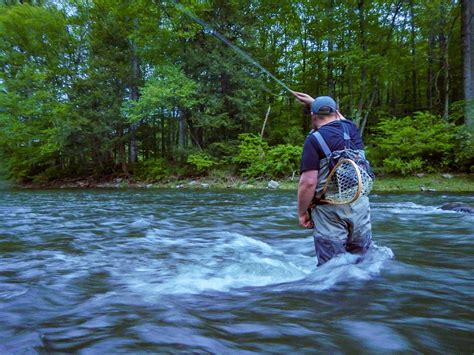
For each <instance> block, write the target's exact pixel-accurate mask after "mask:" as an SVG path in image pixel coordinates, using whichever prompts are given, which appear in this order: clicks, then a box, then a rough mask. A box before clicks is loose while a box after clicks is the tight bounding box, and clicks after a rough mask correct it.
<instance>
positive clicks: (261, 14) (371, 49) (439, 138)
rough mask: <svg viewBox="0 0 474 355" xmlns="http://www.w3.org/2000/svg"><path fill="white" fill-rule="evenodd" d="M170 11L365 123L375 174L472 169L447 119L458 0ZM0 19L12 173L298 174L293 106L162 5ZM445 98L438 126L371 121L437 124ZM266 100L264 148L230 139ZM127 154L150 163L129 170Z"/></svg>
mask: <svg viewBox="0 0 474 355" xmlns="http://www.w3.org/2000/svg"><path fill="white" fill-rule="evenodd" d="M182 5H183V6H186V7H187V8H189V9H190V10H191V11H193V12H194V13H195V14H196V15H197V16H198V17H199V18H202V19H203V20H204V21H206V22H209V23H210V24H211V26H212V27H213V28H214V29H216V30H217V31H218V32H219V33H221V34H222V35H224V36H225V37H227V38H229V40H230V41H231V42H232V43H234V44H235V45H236V46H237V47H239V48H241V49H242V50H243V51H244V52H246V53H248V54H249V55H250V56H251V57H252V58H255V60H256V61H257V62H258V63H259V64H261V65H262V66H263V67H264V68H266V69H268V71H269V72H271V73H273V74H275V76H276V77H278V78H279V79H281V80H282V81H283V82H284V83H286V84H287V85H289V86H290V87H291V88H293V89H295V90H297V91H303V92H307V93H308V94H311V95H313V96H316V95H326V94H331V93H333V94H334V95H335V96H336V98H337V100H338V102H339V103H340V106H341V111H342V112H343V113H344V114H347V115H350V114H353V115H354V116H355V117H356V118H358V119H361V118H363V117H365V114H366V113H367V114H368V116H367V117H368V121H367V130H366V133H367V132H370V134H371V135H372V134H374V135H375V137H371V138H372V143H373V144H374V146H373V147H372V148H373V149H371V151H370V156H369V157H370V158H371V159H372V160H374V162H375V165H376V166H377V167H379V168H380V169H382V170H383V171H385V172H390V173H401V174H409V173H413V172H416V171H422V170H423V171H425V170H436V171H440V170H441V171H442V170H445V169H460V170H463V171H469V169H473V168H472V166H473V158H472V157H473V150H474V148H473V143H472V142H473V137H472V135H469V134H468V133H467V132H466V131H465V130H464V129H462V128H459V129H454V126H452V125H451V124H455V125H457V126H459V125H460V124H462V122H463V121H466V117H464V116H465V112H466V111H465V105H466V102H464V101H462V100H461V99H462V98H463V95H462V90H461V88H462V85H458V83H460V82H461V80H462V65H461V57H460V54H461V50H460V43H459V40H458V38H460V33H459V29H460V26H459V25H458V24H459V22H457V21H459V18H460V16H459V6H458V4H457V3H456V2H447V1H441V0H436V1H423V2H413V1H400V2H398V5H397V6H392V5H393V4H392V5H390V4H388V3H387V2H383V1H378V0H377V1H365V2H364V1H359V2H339V3H337V4H335V3H334V2H331V1H322V2H321V1H319V2H318V1H290V0H282V1H280V2H278V6H275V4H274V2H271V1H264V0H242V1H237V0H229V1H198V2H192V1H191V2H190V1H187V2H183V4H182ZM395 9H396V10H395ZM0 10H1V11H0V53H1V55H0V154H1V156H2V165H3V166H4V167H7V169H8V171H9V174H10V175H11V176H13V177H15V178H16V179H18V180H23V181H26V180H32V179H35V180H37V181H48V180H50V179H54V178H60V177H63V176H70V175H71V174H86V175H90V174H95V175H96V176H104V175H107V174H110V175H120V174H125V173H127V170H128V171H130V172H132V173H133V172H135V173H136V174H138V175H137V176H139V177H140V178H143V179H148V180H156V179H161V178H162V177H163V176H165V175H166V174H171V169H170V168H169V166H168V165H169V164H176V166H173V170H172V173H173V174H180V175H186V174H193V173H195V172H196V171H199V172H204V171H205V170H208V169H222V170H220V172H219V173H218V174H223V173H224V172H225V171H230V172H234V171H235V169H239V171H240V173H241V174H243V175H244V176H248V177H262V176H268V177H270V176H285V175H288V174H291V172H292V171H295V170H297V169H298V163H299V152H300V151H301V148H300V147H301V145H302V144H303V140H304V132H307V131H309V129H310V119H309V117H305V116H304V115H303V114H302V108H301V105H299V104H298V103H296V101H295V100H294V99H293V98H292V97H291V95H287V94H286V93H285V94H283V93H284V91H283V89H282V88H281V86H279V85H278V84H277V83H276V82H275V81H273V80H270V78H269V77H268V76H267V75H265V74H264V73H263V72H262V71H261V70H260V69H258V68H256V67H255V66H253V65H252V64H250V63H249V62H248V61H247V60H246V59H244V58H242V57H241V56H240V55H238V54H236V52H234V51H233V50H232V49H230V48H229V47H228V46H226V45H225V44H223V43H222V42H221V41H219V40H218V39H216V38H215V37H214V36H212V35H211V31H209V30H208V29H207V30H206V29H204V28H203V26H201V25H200V24H199V23H197V22H196V21H194V20H193V19H192V18H190V17H189V16H186V14H185V13H183V12H182V11H179V10H178V9H177V8H176V6H174V5H173V2H166V1H165V2H161V3H160V6H150V4H149V3H148V2H146V1H131V2H130V1H128V2H117V1H110V0H100V1H68V2H61V1H60V2H42V1H40V2H24V3H20V2H18V1H13V2H12V1H7V2H5V3H4V4H2V5H0ZM306 14H318V16H309V17H308V16H306ZM412 20H413V21H412ZM412 26H413V28H412ZM282 30H283V32H282ZM451 32H452V33H451ZM446 38H450V39H451V40H450V41H449V46H447V45H446V43H445V39H446ZM444 58H449V62H450V65H449V67H448V66H447V65H445V63H444ZM448 68H449V72H448ZM446 80H449V82H446ZM433 83H437V84H438V85H434V84H433ZM445 84H450V85H449V88H450V89H449V92H447V93H444V90H441V88H443V87H448V86H447V85H445ZM436 87H438V89H439V90H436ZM448 101H449V102H451V103H452V104H451V106H450V110H449V111H450V112H449V122H450V123H451V124H448V123H446V122H445V121H443V120H441V119H439V118H436V119H429V118H428V117H427V116H426V115H425V114H415V116H414V117H413V118H404V119H391V120H390V119H387V120H382V122H381V123H380V125H379V126H378V127H377V130H375V129H374V126H375V124H377V122H378V121H377V118H378V115H376V114H375V112H381V111H385V112H387V114H390V115H395V116H400V115H404V114H406V113H407V112H412V111H414V110H418V109H419V108H420V107H422V108H426V107H430V109H431V111H432V112H433V113H442V114H443V115H444V117H447V116H448V115H447V114H448V112H444V110H445V103H446V102H448ZM449 102H448V103H449ZM269 106H270V108H271V110H270V112H269V116H268V120H267V122H266V126H265V131H264V134H265V141H264V140H262V139H260V138H259V137H258V136H255V135H250V134H244V135H241V136H240V139H238V136H239V134H240V133H242V132H260V130H261V128H262V124H263V121H264V119H265V114H266V112H267V109H268V107H269ZM471 128H472V127H471ZM196 149H199V150H200V151H203V152H205V154H207V155H205V154H204V155H194V153H195V152H196ZM135 152H136V153H137V154H138V160H146V159H150V158H149V157H158V159H152V160H150V161H149V162H148V161H147V162H146V163H139V164H138V165H136V166H134V162H135V160H136V159H135V156H134V153H135ZM190 154H191V155H190ZM188 156H189V159H190V162H189V164H186V163H185V162H186V161H187V159H188ZM211 157H212V158H211ZM211 161H212V162H213V163H212V164H211ZM209 164H211V165H209ZM191 166H192V167H193V168H194V170H192V167H191Z"/></svg>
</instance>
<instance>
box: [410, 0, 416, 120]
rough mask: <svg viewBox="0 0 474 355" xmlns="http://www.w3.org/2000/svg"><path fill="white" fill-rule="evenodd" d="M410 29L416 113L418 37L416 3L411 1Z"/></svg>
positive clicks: (414, 108) (413, 100)
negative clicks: (416, 42)
mask: <svg viewBox="0 0 474 355" xmlns="http://www.w3.org/2000/svg"><path fill="white" fill-rule="evenodd" d="M410 27H411V65H412V68H411V70H412V71H411V85H412V103H413V106H412V109H413V111H415V110H416V109H417V107H418V103H417V93H418V89H417V78H416V73H417V68H416V44H415V37H416V28H415V14H414V3H413V0H410Z"/></svg>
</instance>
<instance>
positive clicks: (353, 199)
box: [321, 159, 362, 205]
mask: <svg viewBox="0 0 474 355" xmlns="http://www.w3.org/2000/svg"><path fill="white" fill-rule="evenodd" d="M344 163H349V164H351V165H352V167H353V168H354V170H355V172H356V175H357V192H356V193H355V194H354V197H353V198H352V199H351V200H350V201H343V202H342V201H334V200H326V199H321V202H325V203H329V204H331V205H346V204H349V203H352V202H354V201H356V200H357V199H358V198H359V196H360V194H361V192H362V176H361V175H360V169H359V167H358V166H357V164H356V163H354V161H352V160H350V159H341V160H339V161H338V162H337V164H336V165H335V166H334V168H333V169H332V170H331V172H330V173H329V176H328V177H327V179H326V183H325V184H324V186H323V190H322V191H321V196H324V194H325V193H326V191H327V189H328V187H329V184H330V182H331V179H332V177H333V175H334V174H335V173H336V170H337V168H338V167H339V166H340V165H342V164H344Z"/></svg>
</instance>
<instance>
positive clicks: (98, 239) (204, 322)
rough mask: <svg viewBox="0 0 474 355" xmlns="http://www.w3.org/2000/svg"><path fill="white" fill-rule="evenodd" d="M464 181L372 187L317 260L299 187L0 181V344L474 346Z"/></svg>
mask: <svg viewBox="0 0 474 355" xmlns="http://www.w3.org/2000/svg"><path fill="white" fill-rule="evenodd" d="M455 201H462V202H466V203H471V204H472V203H474V195H473V194H469V195H456V194H384V195H373V196H372V198H371V209H372V219H373V232H374V240H375V242H376V246H375V247H374V248H372V250H371V251H370V252H369V253H368V254H367V255H366V257H365V258H364V259H363V260H362V261H361V262H357V260H356V259H357V258H356V257H355V256H353V255H341V256H339V257H337V258H335V259H333V260H331V261H330V262H328V263H327V264H325V265H323V266H322V267H319V268H316V264H315V259H314V249H313V241H312V237H311V235H310V232H308V231H306V230H303V229H300V228H299V227H298V226H297V222H296V217H295V210H296V202H295V192H285V191H229V190H224V191H206V190H202V191H196V190H195V191H191V190H154V189H150V190H138V189H136V190H75V191H74V190H28V191H24V190H14V189H9V188H4V189H2V190H0V353H2V354H5V353H6V354H9V353H15V354H16V353H54V352H81V353H82V354H95V353H100V352H102V353H117V352H122V353H123V352H133V353H149V352H182V353H183V352H184V353H189V352H199V353H201V352H210V353H253V352H258V353H261V352H264V353H290V352H298V353H314V352H317V351H318V352H331V353H359V352H364V353H381V352H383V353H386V352H397V353H416V352H426V353H472V352H473V351H474V337H473V334H474V312H473V306H474V304H473V294H474V282H473V281H474V280H473V273H472V268H473V266H474V263H473V261H474V257H473V255H474V250H473V249H474V248H473V245H474V243H473V238H474V229H473V225H474V223H473V222H474V217H473V215H468V214H463V213H458V212H452V211H444V210H440V209H438V208H437V207H438V206H440V205H441V204H443V203H447V202H455Z"/></svg>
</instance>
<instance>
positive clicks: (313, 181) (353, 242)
mask: <svg viewBox="0 0 474 355" xmlns="http://www.w3.org/2000/svg"><path fill="white" fill-rule="evenodd" d="M293 94H294V95H295V97H296V98H297V99H298V100H299V101H300V102H302V103H303V104H305V105H306V106H309V107H310V108H311V121H312V125H313V129H314V130H317V131H318V132H319V133H320V134H321V136H322V137H323V138H324V141H325V142H326V144H327V145H328V147H329V149H330V150H331V152H334V151H338V150H343V149H344V147H345V142H344V127H343V125H346V128H347V130H346V131H348V132H349V136H350V140H351V143H352V145H353V146H354V147H355V149H356V150H358V151H359V152H360V154H361V155H362V156H365V154H364V151H363V149H364V145H363V142H362V138H361V136H360V133H359V130H358V129H357V127H356V126H355V124H353V123H352V122H351V121H349V120H346V119H344V117H343V116H342V115H341V114H340V113H339V111H338V110H337V105H336V102H335V101H334V100H333V99H332V98H331V97H329V96H320V97H317V98H316V99H313V98H312V97H311V96H309V95H307V94H303V93H298V92H294V93H293ZM329 170H330V169H329V159H328V158H327V157H326V155H325V154H324V152H323V150H322V148H321V147H320V144H319V143H318V140H317V138H316V137H315V135H314V134H310V135H308V137H307V138H306V141H305V143H304V147H303V154H302V158H301V178H300V182H299V186H298V216H299V223H300V225H301V226H302V227H304V228H314V245H315V249H316V256H317V258H318V266H319V265H322V264H324V263H325V262H327V261H328V260H330V259H331V258H333V257H334V256H336V255H338V254H341V253H345V252H349V253H360V254H362V253H365V252H366V251H367V249H368V248H369V247H370V244H371V240H372V227H371V223H370V208H369V199H368V198H367V197H366V196H361V197H359V199H358V200H357V201H355V202H354V203H351V204H346V205H331V204H317V205H316V206H315V207H314V208H313V209H312V216H310V214H309V213H308V209H309V208H310V206H312V201H313V197H314V196H315V192H316V195H318V193H320V192H321V191H322V189H323V186H324V183H325V182H326V178H327V176H328V175H329V172H330V171H329Z"/></svg>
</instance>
